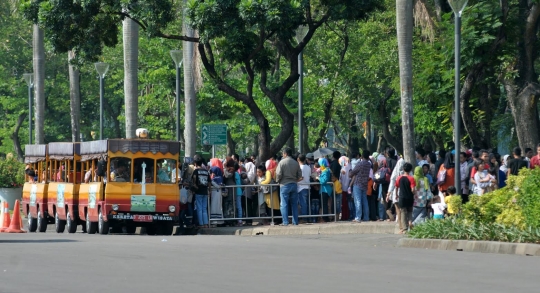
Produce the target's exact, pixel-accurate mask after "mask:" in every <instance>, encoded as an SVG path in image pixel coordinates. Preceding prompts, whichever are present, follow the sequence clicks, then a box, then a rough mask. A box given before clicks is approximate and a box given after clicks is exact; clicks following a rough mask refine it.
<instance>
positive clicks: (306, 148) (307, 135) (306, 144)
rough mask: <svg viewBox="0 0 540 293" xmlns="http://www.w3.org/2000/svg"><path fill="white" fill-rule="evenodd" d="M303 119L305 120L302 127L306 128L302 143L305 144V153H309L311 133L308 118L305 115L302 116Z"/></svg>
mask: <svg viewBox="0 0 540 293" xmlns="http://www.w3.org/2000/svg"><path fill="white" fill-rule="evenodd" d="M302 120H304V122H303V123H302V126H303V127H302V128H303V129H304V137H303V138H302V144H303V145H304V148H303V149H304V153H305V154H307V153H308V152H309V150H310V147H309V140H308V137H309V133H308V127H307V124H306V118H305V117H302Z"/></svg>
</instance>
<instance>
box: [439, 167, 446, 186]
mask: <svg viewBox="0 0 540 293" xmlns="http://www.w3.org/2000/svg"><path fill="white" fill-rule="evenodd" d="M445 183H446V169H444V168H443V169H442V170H439V174H437V185H439V186H442V185H444V184H445Z"/></svg>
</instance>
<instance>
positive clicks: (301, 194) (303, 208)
mask: <svg viewBox="0 0 540 293" xmlns="http://www.w3.org/2000/svg"><path fill="white" fill-rule="evenodd" d="M297 161H298V164H300V171H301V172H302V178H301V179H300V181H298V203H299V205H300V215H301V216H303V215H307V214H308V210H309V209H308V198H309V189H310V185H309V178H310V176H311V168H310V167H309V166H308V165H306V156H305V155H299V156H298V159H297ZM302 222H304V221H303V220H302Z"/></svg>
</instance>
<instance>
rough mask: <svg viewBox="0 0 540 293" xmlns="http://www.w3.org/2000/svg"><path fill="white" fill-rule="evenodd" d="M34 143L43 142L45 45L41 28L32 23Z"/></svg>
mask: <svg viewBox="0 0 540 293" xmlns="http://www.w3.org/2000/svg"><path fill="white" fill-rule="evenodd" d="M32 41H33V44H32V45H33V55H34V56H33V59H34V60H33V61H34V62H33V65H34V90H35V92H34V99H35V103H34V105H36V106H35V109H36V110H35V126H34V127H35V133H36V138H35V140H34V141H35V144H43V143H45V133H44V129H45V45H44V42H43V30H41V29H40V28H39V27H38V26H37V25H35V24H34V32H33V38H32Z"/></svg>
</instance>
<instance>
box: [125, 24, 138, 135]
mask: <svg viewBox="0 0 540 293" xmlns="http://www.w3.org/2000/svg"><path fill="white" fill-rule="evenodd" d="M123 41H124V102H125V105H124V106H125V111H126V112H125V113H126V138H135V130H137V115H138V112H139V99H138V76H137V74H138V67H139V25H138V24H137V23H136V22H134V21H133V20H131V19H130V18H126V19H124V21H123Z"/></svg>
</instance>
